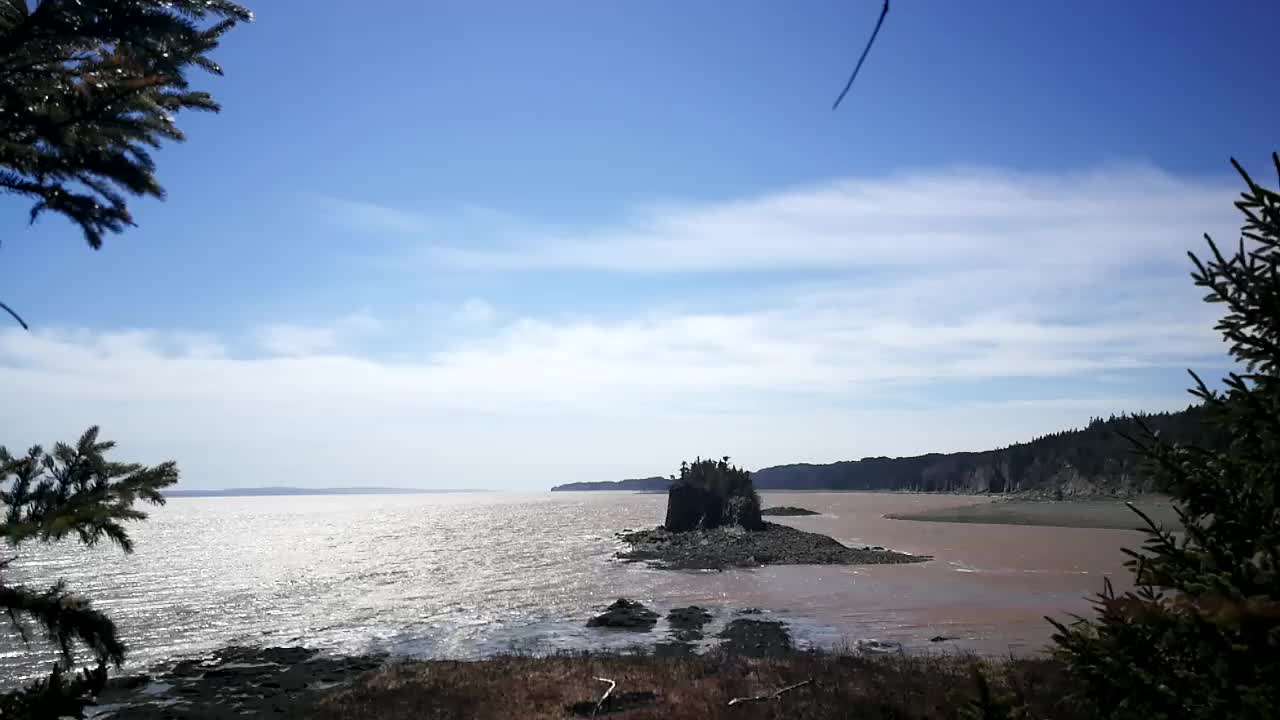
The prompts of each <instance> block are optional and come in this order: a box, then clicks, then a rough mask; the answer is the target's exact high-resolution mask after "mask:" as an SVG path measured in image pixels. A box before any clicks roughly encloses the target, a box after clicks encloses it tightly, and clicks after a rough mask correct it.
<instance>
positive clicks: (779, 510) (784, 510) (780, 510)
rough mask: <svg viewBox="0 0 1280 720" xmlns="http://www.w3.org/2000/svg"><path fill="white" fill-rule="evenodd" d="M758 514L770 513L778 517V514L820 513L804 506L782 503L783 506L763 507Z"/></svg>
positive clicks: (783, 515)
mask: <svg viewBox="0 0 1280 720" xmlns="http://www.w3.org/2000/svg"><path fill="white" fill-rule="evenodd" d="M760 514H761V515H770V516H775V517H778V516H781V517H797V516H801V515H821V514H822V513H820V512H814V511H813V510H806V509H805V508H802V507H794V506H791V505H783V506H781V507H771V508H765V509H763V510H761V511H760Z"/></svg>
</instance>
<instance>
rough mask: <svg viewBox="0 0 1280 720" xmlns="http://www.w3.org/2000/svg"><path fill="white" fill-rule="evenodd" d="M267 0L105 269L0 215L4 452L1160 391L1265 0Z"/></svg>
mask: <svg viewBox="0 0 1280 720" xmlns="http://www.w3.org/2000/svg"><path fill="white" fill-rule="evenodd" d="M371 7H374V5H373V4H368V3H366V4H361V3H349V2H347V3H339V2H329V1H328V0H317V1H316V2H312V3H308V4H307V5H306V10H305V12H299V8H301V5H298V6H297V7H294V4H286V3H280V2H277V3H272V4H266V3H258V4H256V5H254V6H253V9H254V10H255V12H256V13H257V21H256V22H255V23H253V24H252V25H249V26H245V27H243V28H241V29H239V30H237V31H236V32H234V33H233V34H232V35H231V36H229V37H228V38H227V40H226V42H225V44H224V46H223V47H222V48H221V49H220V50H219V51H218V53H217V57H218V59H219V60H220V61H221V62H222V64H223V65H224V67H225V68H226V72H227V75H226V77H225V78H208V79H201V80H200V81H199V84H200V85H201V86H203V87H207V88H208V89H210V90H212V91H213V92H214V94H215V95H216V96H217V97H218V99H219V100H220V101H221V102H222V103H223V105H224V111H223V112H222V113H221V114H220V115H213V116H195V115H192V116H188V117H185V118H182V119H181V121H180V125H181V126H182V127H183V128H184V129H185V130H186V131H187V133H188V135H189V141H188V142H187V143H186V144H184V145H179V146H172V147H168V148H166V149H164V150H163V151H162V152H161V153H160V154H159V164H160V177H161V180H162V182H163V184H164V185H165V186H166V188H167V190H168V193H169V197H168V198H167V200H166V201H165V202H163V203H160V202H139V203H138V204H137V206H136V208H135V215H136V217H137V219H138V222H139V227H137V228H135V229H132V230H130V231H129V232H127V233H126V234H125V235H122V236H119V237H114V238H109V239H108V242H107V245H106V247H105V248H104V249H103V250H102V251H100V252H96V253H95V252H92V251H90V250H89V249H87V247H85V246H84V244H83V241H82V240H81V238H80V236H79V234H78V233H77V232H76V231H75V230H74V228H72V227H70V226H69V225H67V224H66V223H64V222H62V221H60V220H59V219H57V218H54V217H46V218H44V219H42V220H41V221H40V222H39V224H37V225H36V226H34V227H27V226H26V224H25V207H24V206H23V205H22V204H21V203H19V202H17V201H15V200H14V199H12V198H2V199H0V211H2V212H0V218H7V220H5V222H6V223H7V227H4V228H3V235H2V237H3V238H4V244H3V246H2V247H0V260H2V261H3V266H2V267H3V271H4V273H5V276H4V288H5V289H4V295H3V297H4V299H5V300H6V301H7V302H9V303H10V304H12V305H14V306H15V307H17V308H19V309H20V310H21V311H22V312H23V313H24V314H25V316H26V317H27V319H28V321H29V322H31V323H32V325H33V326H34V332H33V333H31V334H26V333H21V332H19V331H17V330H16V329H12V328H11V329H6V330H5V331H4V332H3V333H0V388H3V390H4V392H5V393H6V395H7V397H8V398H10V400H9V401H8V402H6V404H5V407H4V408H3V409H0V432H3V437H4V438H5V440H6V442H7V443H8V444H10V445H19V446H20V445H25V444H29V443H31V442H37V441H38V442H50V441H52V440H54V439H57V438H66V437H70V436H72V435H73V434H75V433H76V432H78V430H79V429H81V428H82V427H83V426H86V425H88V424H90V423H100V424H101V425H103V427H104V431H105V433H106V434H107V435H108V436H111V437H115V438H117V439H119V440H120V442H121V447H122V452H127V453H129V454H131V455H132V456H136V457H142V458H145V459H147V460H160V459H166V458H170V457H173V458H176V459H177V460H179V462H180V465H181V466H182V467H183V469H184V478H185V479H184V484H186V485H187V486H190V487H214V486H218V487H222V486H235V485H255V484H264V483H288V484H298V485H355V484H362V483H371V484H381V485H386V484H401V485H417V486H433V485H434V486H474V487H490V488H510V489H526V490H535V489H542V488H544V487H546V486H547V485H549V484H551V483H553V482H559V481H562V480H584V479H604V478H614V477H620V476H635V475H648V474H655V473H665V472H669V471H670V470H671V469H672V468H674V467H675V466H676V465H678V463H679V461H680V460H681V459H682V458H684V457H685V456H691V455H693V454H703V455H708V454H710V455H718V454H723V453H727V454H731V455H734V456H735V457H737V458H739V459H740V460H741V461H743V462H744V463H746V464H747V465H748V466H751V467H759V466H763V465H768V464H773V463H778V462H787V461H831V460H838V459H846V458H852V457H862V456H865V455H880V454H890V455H896V454H909V453H918V452H926V451H934V450H957V449H980V448H986V447H990V446H995V445H1002V444H1007V443H1009V442H1014V441H1017V440H1020V439H1025V438H1029V437H1031V436H1034V435H1037V434H1040V433H1043V432H1047V431H1052V430H1056V429H1060V428H1062V427H1068V426H1074V425H1080V424H1082V423H1084V422H1085V421H1087V419H1088V418H1089V416H1091V415H1095V414H1107V413H1110V412H1117V411H1122V410H1130V409H1152V410H1155V409H1165V408H1171V407H1179V406H1181V405H1183V404H1185V402H1186V400H1187V398H1186V396H1185V394H1184V392H1183V388H1184V387H1185V385H1186V381H1185V376H1184V375H1183V374H1182V369H1183V368H1186V367H1194V368H1197V369H1200V370H1204V371H1206V372H1207V373H1209V374H1211V375H1212V374H1216V373H1218V372H1220V371H1221V370H1222V369H1223V368H1224V361H1223V356H1222V350H1221V344H1220V343H1219V342H1218V341H1217V339H1216V337H1215V336H1214V335H1213V333H1212V332H1211V324H1212V320H1213V314H1212V309H1211V308H1207V307H1204V306H1202V305H1201V304H1200V303H1199V302H1198V294H1197V293H1196V291H1195V289H1194V288H1193V287H1192V286H1191V285H1190V282H1189V281H1188V280H1187V276H1186V273H1187V270H1188V267H1187V263H1186V262H1185V259H1184V257H1183V255H1182V253H1183V252H1184V251H1185V250H1186V249H1191V248H1198V247H1199V245H1200V240H1199V238H1200V234H1201V233H1203V232H1206V231H1209V232H1213V233H1215V235H1218V236H1220V237H1223V238H1234V236H1235V235H1234V231H1235V229H1236V227H1237V225H1238V223H1237V220H1236V217H1235V215H1234V211H1233V210H1232V208H1231V206H1230V200H1231V198H1232V196H1233V194H1234V193H1235V192H1236V191H1237V183H1236V182H1235V181H1234V179H1233V177H1232V175H1231V171H1230V168H1229V166H1228V164H1227V158H1228V157H1230V156H1232V155H1234V156H1236V157H1238V158H1240V159H1241V160H1242V161H1243V162H1245V163H1246V164H1247V165H1249V166H1251V167H1255V168H1257V171H1258V173H1259V174H1261V173H1263V172H1265V170H1266V168H1267V159H1268V154H1269V153H1270V152H1271V151H1272V150H1273V149H1275V148H1276V145H1277V142H1276V141H1277V137H1276V135H1275V119H1276V117H1277V115H1278V113H1280V101H1277V100H1276V99H1275V96H1274V94H1268V93H1265V92H1262V91H1261V90H1260V89H1259V88H1260V85H1259V82H1260V81H1258V80H1257V79H1256V78H1254V79H1247V73H1248V72H1249V71H1250V69H1251V68H1263V67H1269V66H1270V65H1272V64H1274V51H1273V50H1271V49H1270V41H1271V38H1270V37H1269V29H1270V28H1274V27H1276V26H1277V23H1278V22H1280V6H1277V5H1276V4H1275V3H1270V2H1261V1H1257V2H1239V3H1230V4H1210V3H1197V2H1183V3H1154V2H1151V3H1148V2H1132V3H1103V2H1076V3H1006V2H966V3H952V2H942V1H941V0H939V1H937V2H923V1H919V2H906V1H903V0H900V1H899V2H897V3H895V4H894V6H893V9H892V11H891V12H890V14H889V17H888V18H887V20H886V22H885V26H884V29H883V30H882V31H881V35H880V38H879V40H878V42H877V45H876V47H875V48H874V49H873V50H872V52H871V56H870V58H869V59H868V61H867V64H866V66H865V68H864V70H863V73H862V75H861V76H860V78H859V79H858V82H857V84H856V85H855V87H854V89H853V90H852V92H851V93H850V95H849V96H848V98H846V100H845V103H844V104H843V105H842V107H841V108H840V109H839V110H838V111H837V112H832V111H831V110H830V106H831V102H832V100H834V98H835V95H836V94H837V93H838V91H839V89H840V87H841V86H842V85H843V83H844V80H845V78H846V76H847V74H848V72H849V70H850V69H851V67H852V65H853V62H854V61H855V60H856V58H857V55H858V52H859V51H860V50H861V48H862V45H863V43H864V42H865V39H866V36H867V33H869V32H870V29H871V27H872V25H873V24H874V22H875V19H876V16H877V14H878V12H879V2H877V1H874V0H867V1H863V2H813V3H806V4H804V5H803V6H795V5H786V4H783V3H759V2H752V3H739V4H735V5H733V6H732V8H730V6H728V5H726V4H724V3H712V2H698V3H675V2H645V3H639V2H633V3H591V2H546V3H536V4H535V3H483V2H468V3H462V2H456V3H435V2H432V3H412V2H401V1H400V0H395V1H392V0H385V1H384V2H380V3H377V4H376V9H371Z"/></svg>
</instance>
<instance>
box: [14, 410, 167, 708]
mask: <svg viewBox="0 0 1280 720" xmlns="http://www.w3.org/2000/svg"><path fill="white" fill-rule="evenodd" d="M114 446H115V443H113V442H104V441H100V440H99V439H98V428H96V427H93V428H89V430H88V431H87V432H85V433H84V435H82V436H81V437H80V440H79V441H78V442H77V443H76V444H75V445H74V446H72V445H66V444H63V443H58V444H57V445H55V446H54V447H53V450H52V451H51V452H46V451H45V450H44V449H43V448H41V447H39V446H36V447H33V448H31V449H30V450H28V451H27V453H26V454H25V455H20V456H15V455H12V454H11V453H10V452H9V450H8V449H6V448H4V447H0V511H2V512H3V519H0V539H3V541H4V543H5V544H6V545H8V546H9V547H13V548H17V547H19V546H21V545H23V544H24V543H27V542H39V543H54V542H59V541H62V540H64V539H67V538H68V537H73V538H75V539H77V540H79V541H80V543H82V544H84V545H86V546H93V545H97V544H98V543H99V542H100V541H102V540H104V539H105V540H107V541H109V542H112V543H115V544H116V545H117V546H118V547H119V548H120V549H121V550H123V551H125V552H126V553H128V552H132V551H133V543H132V541H131V540H130V538H129V534H128V532H127V531H126V530H125V527H124V523H126V522H129V521H136V520H143V519H145V518H146V517H147V515H146V513H144V512H142V511H141V510H138V509H136V508H135V507H134V505H135V504H136V503H138V502H144V503H151V504H153V505H160V504H163V503H164V496H163V495H161V494H160V491H161V489H163V488H165V487H168V486H170V485H172V484H174V483H175V482H177V481H178V469H177V466H175V465H174V463H172V462H166V463H162V464H160V465H156V466H154V467H146V466H143V465H139V464H136V463H120V462H113V461H110V460H108V459H107V458H106V453H107V451H109V450H111V449H112V448H113V447H114ZM15 559H16V558H14V557H5V558H0V611H2V612H4V614H5V615H6V616H7V617H8V618H9V621H10V624H11V626H12V628H13V630H14V631H15V632H16V633H17V635H18V637H19V638H21V639H22V641H24V642H26V643H30V641H31V626H32V625H34V626H36V627H38V628H39V630H40V631H41V632H42V633H43V634H44V636H45V638H46V639H47V640H48V641H49V643H51V644H52V645H54V646H55V647H56V648H57V650H58V655H59V657H58V660H57V662H55V663H54V666H53V670H52V673H51V674H50V676H49V677H48V678H47V679H46V680H42V681H38V682H36V683H34V684H32V685H30V686H29V687H27V688H24V689H21V690H16V691H10V692H8V693H5V694H2V695H0V717H3V718H6V719H7V718H24V717H30V718H45V717H67V716H70V717H80V716H81V715H82V711H83V708H84V706H85V705H86V704H87V703H88V702H89V700H88V696H91V695H93V694H96V692H97V691H99V690H101V688H102V685H103V683H104V682H105V680H106V672H107V666H108V665H109V664H113V665H116V666H117V667H118V666H120V665H121V664H122V663H123V662H124V657H125V647H124V644H123V643H122V642H121V641H120V639H119V638H118V637H117V635H116V626H115V623H113V622H112V621H111V619H110V618H109V617H107V616H106V615H104V614H103V613H102V612H101V611H99V610H96V609H94V608H93V606H92V605H91V604H90V602H89V601H88V600H87V599H85V598H83V597H81V596H79V595H76V594H74V593H72V592H71V591H69V590H68V589H67V585H66V583H65V582H64V581H61V580H59V581H58V582H56V583H54V584H53V585H52V586H50V587H48V588H32V587H28V586H26V585H22V584H13V583H11V582H9V581H8V578H6V577H5V575H4V573H5V572H6V571H8V570H9V566H10V565H11V564H12V562H13V561H14V560H15ZM80 647H83V648H84V649H87V650H88V651H89V652H90V653H92V655H93V659H94V661H95V663H96V666H95V667H92V668H86V669H84V670H83V671H82V672H81V673H79V674H78V675H76V674H74V669H75V666H76V662H77V658H76V651H77V649H78V648H80ZM69 673H70V674H69Z"/></svg>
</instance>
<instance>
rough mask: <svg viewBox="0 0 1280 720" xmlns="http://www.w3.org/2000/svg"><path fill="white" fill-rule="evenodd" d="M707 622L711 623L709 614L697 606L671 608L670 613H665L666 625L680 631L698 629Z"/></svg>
mask: <svg viewBox="0 0 1280 720" xmlns="http://www.w3.org/2000/svg"><path fill="white" fill-rule="evenodd" d="M709 622H711V613H709V612H707V611H706V610H703V609H702V608H700V607H698V606H697V605H690V606H689V607H682V608H672V610H671V612H669V613H667V624H669V625H670V626H671V627H673V628H677V629H681V630H693V629H700V628H701V627H702V626H703V625H706V624H707V623H709Z"/></svg>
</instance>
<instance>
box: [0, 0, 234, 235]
mask: <svg viewBox="0 0 1280 720" xmlns="http://www.w3.org/2000/svg"><path fill="white" fill-rule="evenodd" d="M251 17H252V16H251V14H250V13H249V11H248V10H246V9H244V8H243V7H241V6H239V5H237V4H235V3H232V2H228V1H227V0H38V1H37V2H35V3H34V5H33V6H29V5H28V2H27V0H0V190H3V191H5V192H9V193H13V194H16V195H19V196H22V197H25V198H28V199H30V200H31V201H32V206H31V221H32V222H34V221H35V220H36V219H37V218H38V217H39V216H40V215H41V214H43V213H45V212H54V213H57V214H60V215H63V216H65V217H67V218H68V219H69V220H71V221H72V222H73V223H75V224H76V225H78V226H79V227H80V229H81V231H82V232H83V233H84V237H85V240H87V241H88V243H89V245H90V246H91V247H93V248H95V249H96V248H98V247H100V246H101V245H102V240H103V236H104V234H106V233H109V232H110V233H116V232H120V231H121V230H122V229H123V228H124V227H125V226H128V225H132V224H133V216H132V215H131V214H130V212H129V208H128V205H127V203H126V198H127V196H130V195H132V196H151V197H157V198H159V197H163V195H164V190H163V188H161V186H160V184H159V182H158V181H157V180H156V177H155V163H154V162H153V161H152V158H151V155H150V153H149V149H153V148H158V147H159V146H160V144H161V141H163V140H174V141H180V140H182V139H183V134H182V132H181V131H180V130H179V129H178V128H177V126H176V125H175V124H174V116H175V114H176V113H178V112H180V111H183V110H206V111H217V110H218V109H219V108H218V105H217V103H215V102H214V101H213V98H212V97H211V96H210V95H209V94H208V93H206V92H200V91H196V90H192V89H191V88H190V85H189V83H188V79H187V75H188V71H189V70H190V69H191V68H192V67H193V66H194V67H196V68H200V69H202V70H205V71H207V72H211V73H214V74H221V72H222V70H221V68H219V67H218V65H217V64H216V63H214V62H213V60H211V59H210V58H209V52H210V51H211V50H213V49H214V48H215V47H217V45H218V41H219V39H220V38H221V37H222V35H223V34H224V33H225V32H226V31H227V30H229V29H231V28H232V27H234V26H235V25H236V24H238V23H240V22H243V21H247V20H249V19H251Z"/></svg>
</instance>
